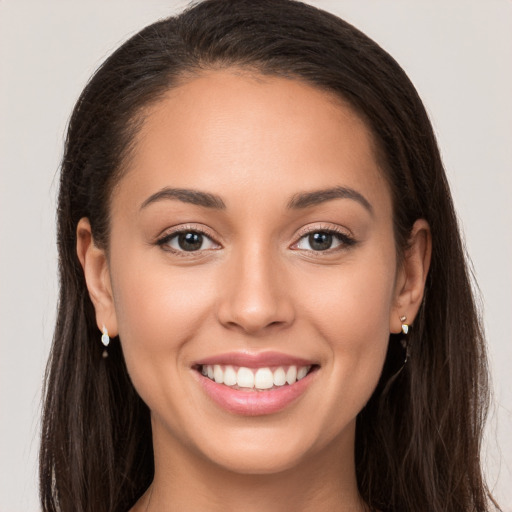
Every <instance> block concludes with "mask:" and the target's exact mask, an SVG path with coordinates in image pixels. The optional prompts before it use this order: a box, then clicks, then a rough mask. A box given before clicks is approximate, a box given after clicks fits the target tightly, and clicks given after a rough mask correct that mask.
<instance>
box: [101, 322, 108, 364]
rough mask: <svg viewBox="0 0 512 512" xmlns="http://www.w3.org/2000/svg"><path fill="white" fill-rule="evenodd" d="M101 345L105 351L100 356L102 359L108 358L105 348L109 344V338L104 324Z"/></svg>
mask: <svg viewBox="0 0 512 512" xmlns="http://www.w3.org/2000/svg"><path fill="white" fill-rule="evenodd" d="M101 343H103V345H104V346H105V350H104V351H103V354H102V355H103V357H108V352H107V347H108V344H109V343H110V336H109V335H108V330H107V328H106V327H105V324H103V329H102V335H101Z"/></svg>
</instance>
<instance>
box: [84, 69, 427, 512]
mask: <svg viewBox="0 0 512 512" xmlns="http://www.w3.org/2000/svg"><path fill="white" fill-rule="evenodd" d="M169 189H173V190H174V191H173V192H169ZM176 189H179V190H183V189H187V190H189V191H190V190H192V191H195V192H201V193H206V194H210V196H208V197H209V198H210V199H212V196H215V197H214V200H212V201H210V204H206V203H205V202H204V200H203V199H204V197H203V196H202V197H203V199H202V201H203V204H202V205H200V204H193V203H197V202H198V201H197V197H198V196H197V194H196V196H194V197H195V199H194V198H193V194H192V195H191V194H190V193H189V194H188V195H185V196H184V195H183V194H181V195H180V194H177V193H176ZM163 190H167V192H166V193H161V192H162V191H163ZM325 190H330V191H331V192H329V194H323V195H318V194H316V195H310V196H309V197H308V198H306V199H307V200H306V199H305V198H304V196H303V197H302V201H301V200H300V199H301V198H300V197H299V195H300V194H306V193H311V192H317V191H325ZM340 190H341V191H342V192H341V193H340ZM333 191H334V192H333ZM159 192H160V194H159V195H155V194H158V193H159ZM221 203H222V204H221ZM111 211H112V215H111V239H110V246H109V255H108V257H107V255H106V253H105V252H104V251H103V250H101V249H99V248H98V247H96V245H95V244H94V240H93V237H92V234H91V230H90V225H89V223H88V220H87V219H82V220H81V221H80V223H79V225H78V231H77V233H78V245H77V251H78V255H79V258H80V261H81V263H82V265H83V267H84V271H85V275H86V280H87V286H88V289H89V293H90V296H91V299H92V301H93V303H94V306H95V309H96V316H97V322H98V327H99V328H100V329H101V328H102V326H103V324H104V325H105V326H106V327H107V328H108V331H109V333H110V335H111V336H116V335H119V337H120V340H121V341H120V342H121V344H122V348H123V352H124V355H125V359H126V364H127V367H128V371H129V373H130V377H131V379H132V381H133V383H134V386H135V388H136V389H137V391H138V393H139V394H140V396H141V397H142V399H143V400H144V401H145V402H146V403H147V404H148V406H149V408H150V410H151V418H152V427H153V440H154V456H155V476H154V481H153V484H152V486H151V487H150V489H149V490H148V492H147V493H146V494H145V495H144V496H143V497H142V498H141V499H140V500H139V502H138V503H137V504H136V505H135V506H134V507H133V509H132V512H139V511H144V510H149V511H160V512H166V511H180V512H188V511H190V512H192V511H194V512H195V511H197V510H208V511H213V512H215V511H222V512H225V511H239V510H243V511H246V512H252V511H261V510H265V511H266V512H285V511H289V510H294V511H298V512H301V511H311V510H315V511H317V512H322V511H325V512H327V511H329V512H331V511H333V510H339V511H340V512H342V511H363V510H367V509H366V506H365V504H364V503H363V502H362V500H361V498H360V496H359V494H358V490H357V482H356V476H355V465H354V439H355V421H356V417H357V414H358V413H359V412H360V411H361V409H362V408H363V407H364V405H365V403H366V402H367V401H368V399H369V398H370V396H371V394H372V392H373V390H374V389H375V386H376V384H377V382H378V379H379V376H380V373H381V370H382V366H383V363H384V358H385V355H386V349H387V343H388V339H389V333H396V332H399V331H400V328H401V321H400V317H401V316H403V315H406V316H407V319H408V320H407V321H408V323H412V322H413V321H414V317H415V315H416V314H417V311H418V309H419V306H420V304H421V300H422V297H423V290H424V284H425V279H426V275H427V271H428V265H429V261H430V246H431V242H430V232H429V227H428V224H427V223H426V222H425V221H423V220H419V221H417V222H416V224H415V225H414V228H413V231H412V233H411V246H410V249H409V250H408V251H407V253H406V255H405V260H404V263H403V264H402V265H400V266H399V265H398V264H397V255H396V247H395V240H394V236H393V222H392V204H391V195H390V192H389V189H388V186H387V183H386V181H385V179H384V176H383V171H382V170H381V169H380V168H379V166H378V164H377V162H376V159H375V154H374V150H373V143H372V138H371V135H370V133H369V131H368V129H367V128H366V126H365V124H364V122H363V121H362V120H361V119H360V118H359V117H358V116H357V115H356V114H355V113H354V112H353V110H352V109H351V108H349V107H348V106H347V105H345V104H344V103H343V102H341V101H340V100H335V99H334V98H333V97H332V96H330V95H328V94H327V93H325V92H322V91H319V90H317V89H315V88H312V87H311V86H309V85H306V84H304V83H301V82H299V81H292V80H287V79H280V78H269V77H260V76H253V75H249V74H247V73H243V72H240V71H237V70H223V71H212V72H208V73H205V74H203V75H201V76H200V77H198V78H195V79H193V80H192V81H188V82H186V83H184V84H183V85H182V86H180V87H177V88H175V89H173V90H171V91H169V93H168V94H167V96H166V97H165V98H163V99H162V100H160V101H159V102H158V103H157V104H155V105H153V106H152V107H151V110H150V111H149V113H148V115H147V117H146V119H145V122H144V124H143V126H142V128H141V130H140V132H139V134H138V135H137V137H136V145H135V152H134V154H133V156H132V158H131V159H130V161H129V162H128V164H127V168H126V171H125V174H124V175H123V177H122V178H121V180H120V182H119V184H118V186H117V187H116V189H115V191H114V193H113V197H112V204H111ZM180 233H181V238H180V237H179V234H180ZM187 234H188V235H187ZM185 235H187V236H189V237H195V239H194V240H195V241H196V242H197V243H196V245H195V246H192V245H190V244H189V245H186V243H185V241H184V240H185V239H184V238H183V237H184V236H185ZM315 237H317V238H315ZM318 237H319V238H318ZM318 239H321V240H322V241H323V245H322V244H318V243H317V240H318ZM267 351H273V352H277V353H279V354H284V355H286V356H287V357H288V356H289V357H297V358H301V359H304V360H307V361H310V362H311V363H312V367H314V369H315V371H314V373H311V375H309V376H308V378H309V380H308V381H307V382H308V385H307V387H306V388H305V391H304V392H303V393H302V394H301V395H300V396H299V397H298V398H297V399H295V400H294V401H293V402H292V403H290V404H288V405H286V406H285V407H283V408H282V409H280V410H278V411H273V412H272V413H265V414H257V415H246V414H240V413H236V412H233V411H232V410H227V409H226V408H225V407H223V406H220V405H219V404H218V403H217V402H215V400H212V398H211V396H209V395H208V393H206V392H205V390H204V387H203V386H202V385H200V382H201V379H204V378H206V377H204V376H202V375H201V374H200V373H199V372H198V368H197V364H196V363H197V362H198V361H201V360H202V359H203V358H211V357H217V356H219V355H223V354H227V353H234V352H235V353H244V354H261V353H264V352H267ZM221 385H222V384H221ZM241 392H255V391H247V390H245V391H241Z"/></svg>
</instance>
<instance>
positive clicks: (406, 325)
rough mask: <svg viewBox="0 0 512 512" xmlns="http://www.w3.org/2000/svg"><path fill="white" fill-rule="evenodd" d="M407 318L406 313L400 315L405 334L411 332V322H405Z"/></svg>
mask: <svg viewBox="0 0 512 512" xmlns="http://www.w3.org/2000/svg"><path fill="white" fill-rule="evenodd" d="M406 320H407V317H406V316H405V315H403V316H401V317H400V322H401V323H402V332H403V333H404V334H407V333H408V332H409V324H406V323H405V321H406Z"/></svg>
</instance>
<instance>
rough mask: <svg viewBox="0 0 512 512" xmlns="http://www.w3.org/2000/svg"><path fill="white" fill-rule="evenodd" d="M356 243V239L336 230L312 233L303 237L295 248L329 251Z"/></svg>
mask: <svg viewBox="0 0 512 512" xmlns="http://www.w3.org/2000/svg"><path fill="white" fill-rule="evenodd" d="M354 243H355V241H354V239H353V238H351V237H349V236H348V235H346V234H344V233H339V232H337V231H334V230H318V231H311V232H310V233H307V234H306V235H304V236H302V237H301V239H300V240H299V241H298V242H297V243H296V244H295V246H294V248H296V249H302V250H306V251H315V252H318V251H328V250H330V249H337V248H341V247H343V246H350V245H353V244H354Z"/></svg>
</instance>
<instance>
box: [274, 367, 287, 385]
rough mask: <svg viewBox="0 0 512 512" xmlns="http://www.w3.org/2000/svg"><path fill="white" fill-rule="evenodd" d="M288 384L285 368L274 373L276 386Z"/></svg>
mask: <svg viewBox="0 0 512 512" xmlns="http://www.w3.org/2000/svg"><path fill="white" fill-rule="evenodd" d="M285 384H286V373H285V372H284V369H283V368H278V369H277V370H276V371H275V372H274V386H284V385H285Z"/></svg>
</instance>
